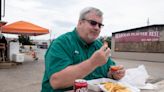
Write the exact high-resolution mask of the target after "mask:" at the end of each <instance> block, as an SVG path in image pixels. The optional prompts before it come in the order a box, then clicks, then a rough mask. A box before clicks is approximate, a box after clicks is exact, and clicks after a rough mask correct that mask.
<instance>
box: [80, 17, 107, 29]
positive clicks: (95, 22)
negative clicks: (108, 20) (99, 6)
mask: <svg viewBox="0 0 164 92" xmlns="http://www.w3.org/2000/svg"><path fill="white" fill-rule="evenodd" d="M83 20H86V21H88V22H89V23H90V24H91V25H92V26H96V25H97V24H98V27H99V28H101V27H102V26H104V25H103V24H101V23H98V22H97V21H94V20H88V19H83Z"/></svg>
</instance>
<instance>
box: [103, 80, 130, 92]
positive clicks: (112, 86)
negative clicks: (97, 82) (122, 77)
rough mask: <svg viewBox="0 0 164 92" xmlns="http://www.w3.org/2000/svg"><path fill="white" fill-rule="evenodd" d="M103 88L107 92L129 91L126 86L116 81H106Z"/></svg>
mask: <svg viewBox="0 0 164 92" xmlns="http://www.w3.org/2000/svg"><path fill="white" fill-rule="evenodd" d="M104 88H105V89H106V90H107V91H108V92H131V91H130V90H129V89H128V88H127V87H125V86H123V85H121V84H118V83H112V82H106V83H105V84H104Z"/></svg>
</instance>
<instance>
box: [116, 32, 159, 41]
mask: <svg viewBox="0 0 164 92" xmlns="http://www.w3.org/2000/svg"><path fill="white" fill-rule="evenodd" d="M159 37H160V35H159V31H148V32H130V33H117V34H115V41H116V42H142V41H159Z"/></svg>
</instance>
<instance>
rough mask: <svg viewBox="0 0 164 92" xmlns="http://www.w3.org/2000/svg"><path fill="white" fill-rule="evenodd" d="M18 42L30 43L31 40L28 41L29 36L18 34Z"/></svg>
mask: <svg viewBox="0 0 164 92" xmlns="http://www.w3.org/2000/svg"><path fill="white" fill-rule="evenodd" d="M18 40H19V43H22V45H32V42H31V41H30V37H29V36H26V35H20V36H19V37H18Z"/></svg>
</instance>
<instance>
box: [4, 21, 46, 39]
mask: <svg viewBox="0 0 164 92" xmlns="http://www.w3.org/2000/svg"><path fill="white" fill-rule="evenodd" d="M1 31H2V33H9V34H22V35H23V34H24V35H29V36H37V35H43V34H48V33H49V30H48V29H46V28H43V27H40V26H38V25H35V24H32V23H29V22H25V21H18V22H14V23H11V24H8V25H4V26H2V30H1Z"/></svg>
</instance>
